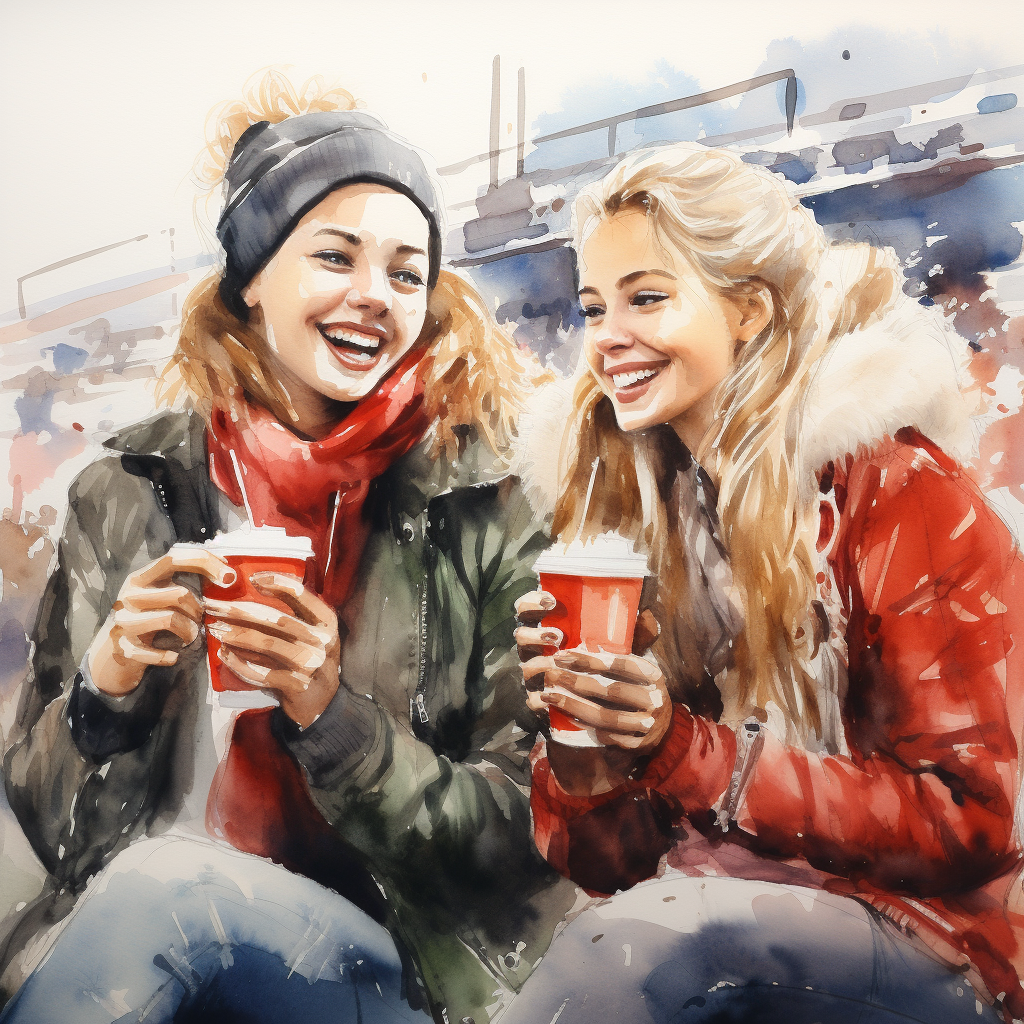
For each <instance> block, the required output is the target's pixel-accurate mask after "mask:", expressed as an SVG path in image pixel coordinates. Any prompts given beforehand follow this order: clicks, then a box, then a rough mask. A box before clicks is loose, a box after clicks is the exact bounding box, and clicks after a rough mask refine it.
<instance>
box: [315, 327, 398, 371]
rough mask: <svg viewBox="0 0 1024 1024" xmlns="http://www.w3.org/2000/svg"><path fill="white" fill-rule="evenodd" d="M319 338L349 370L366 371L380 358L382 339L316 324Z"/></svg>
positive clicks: (346, 329) (343, 328)
mask: <svg viewBox="0 0 1024 1024" xmlns="http://www.w3.org/2000/svg"><path fill="white" fill-rule="evenodd" d="M316 326H317V330H318V331H319V332H320V336H321V337H322V338H323V339H324V341H326V342H327V344H328V345H329V346H330V349H331V353H332V354H333V355H334V357H335V358H336V359H337V360H338V362H340V363H341V365H342V366H344V367H345V368H346V369H350V370H368V369H369V368H370V367H371V366H375V365H376V364H377V361H378V360H379V359H380V356H381V349H382V347H383V345H384V339H383V338H379V337H371V336H370V335H368V334H361V333H359V332H358V331H353V330H349V329H348V328H346V327H330V326H327V325H325V324H317V325H316Z"/></svg>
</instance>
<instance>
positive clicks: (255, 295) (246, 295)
mask: <svg viewBox="0 0 1024 1024" xmlns="http://www.w3.org/2000/svg"><path fill="white" fill-rule="evenodd" d="M259 280H260V279H259V277H258V276H257V277H255V278H253V280H252V281H251V282H250V283H249V284H248V285H246V286H245V287H244V288H243V289H242V301H243V302H244V303H245V304H246V305H247V306H248V307H249V308H250V309H255V308H256V307H257V306H258V305H259V304H260V285H259Z"/></svg>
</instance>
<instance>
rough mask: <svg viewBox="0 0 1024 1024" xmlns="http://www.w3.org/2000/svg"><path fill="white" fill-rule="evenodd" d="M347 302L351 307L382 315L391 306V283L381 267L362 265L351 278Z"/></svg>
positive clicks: (374, 314) (373, 314)
mask: <svg viewBox="0 0 1024 1024" xmlns="http://www.w3.org/2000/svg"><path fill="white" fill-rule="evenodd" d="M348 303H349V305H350V306H352V307H353V309H358V310H361V311H363V312H366V313H369V314H370V315H372V316H383V314H385V313H386V312H387V311H388V310H389V309H390V308H391V283H390V280H389V278H388V275H387V271H386V270H385V269H384V268H383V267H374V266H369V267H364V268H363V269H362V270H361V272H360V273H358V274H356V275H355V276H354V277H353V278H352V285H351V288H350V289H349V293H348Z"/></svg>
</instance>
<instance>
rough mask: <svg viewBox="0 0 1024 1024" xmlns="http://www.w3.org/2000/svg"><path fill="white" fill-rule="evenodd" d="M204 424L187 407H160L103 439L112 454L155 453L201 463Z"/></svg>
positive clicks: (189, 462) (203, 446)
mask: <svg viewBox="0 0 1024 1024" xmlns="http://www.w3.org/2000/svg"><path fill="white" fill-rule="evenodd" d="M205 431H206V424H205V422H204V421H203V419H202V417H201V416H200V415H199V414H198V413H196V412H193V411H191V410H185V409H164V410H161V411H160V412H158V413H156V415H154V416H151V417H150V418H149V419H146V420H142V421H141V422H139V423H133V424H132V425H131V426H129V427H125V428H124V429H123V430H120V431H118V432H117V433H115V434H113V435H112V436H111V437H109V438H108V439H107V440H106V441H104V442H103V447H104V448H106V449H108V451H110V452H111V453H112V454H115V455H122V454H127V455H156V456H163V457H164V458H167V457H172V458H175V459H176V460H177V461H179V462H183V463H186V464H188V465H191V464H193V463H195V462H196V461H198V462H199V463H202V464H204V465H205V462H206V444H205V440H204V436H205Z"/></svg>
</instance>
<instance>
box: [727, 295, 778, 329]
mask: <svg viewBox="0 0 1024 1024" xmlns="http://www.w3.org/2000/svg"><path fill="white" fill-rule="evenodd" d="M733 303H734V305H735V306H736V311H737V313H738V314H739V323H738V325H737V327H736V340H737V341H738V342H744V341H753V340H754V338H756V337H757V336H758V335H759V334H760V333H761V332H762V331H763V330H764V329H765V328H766V327H767V326H768V325H769V324H770V323H771V322H772V314H773V313H774V312H775V303H774V302H773V301H772V293H771V291H769V289H768V287H767V286H766V285H763V284H762V285H756V284H755V285H752V286H751V288H750V289H749V290H745V291H742V292H740V293H739V294H738V295H737V296H736V297H735V298H734V299H733Z"/></svg>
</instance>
